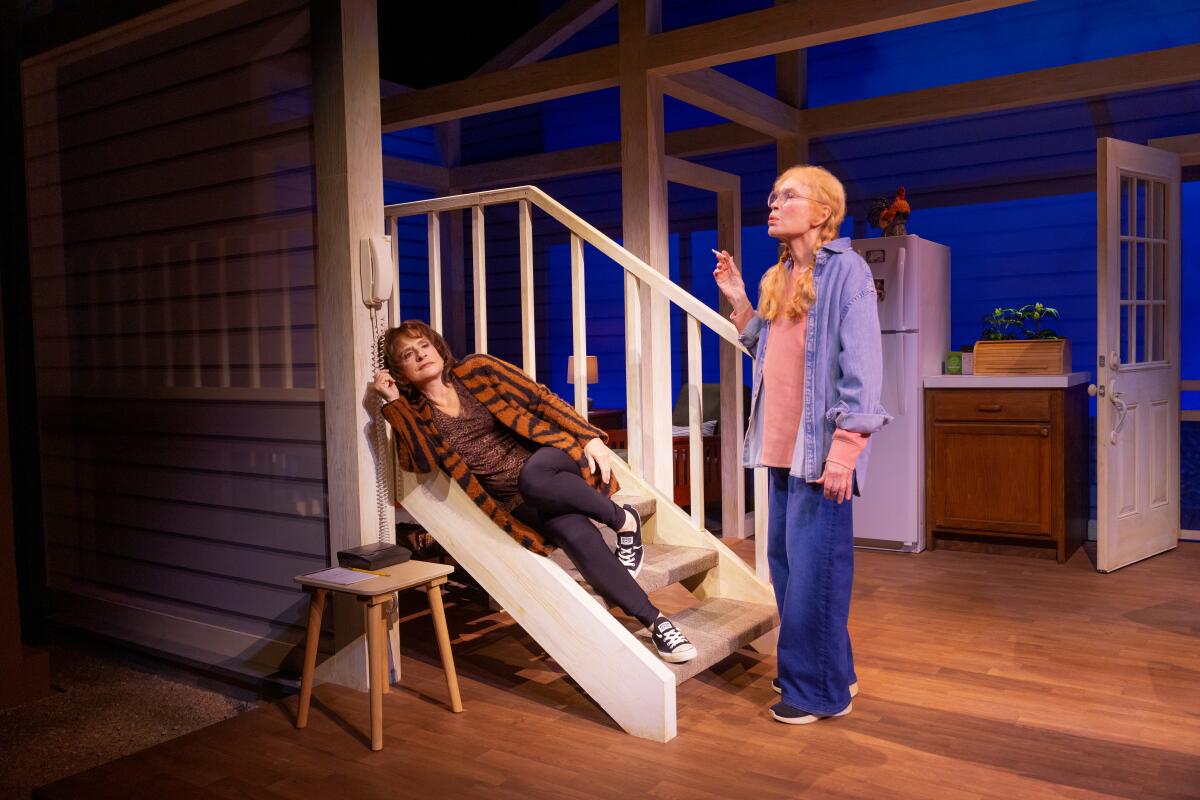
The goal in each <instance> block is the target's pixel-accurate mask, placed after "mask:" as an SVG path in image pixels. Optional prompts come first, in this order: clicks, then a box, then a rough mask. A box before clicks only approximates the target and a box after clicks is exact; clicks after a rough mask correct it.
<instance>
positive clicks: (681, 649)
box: [651, 617, 696, 664]
mask: <svg viewBox="0 0 1200 800" xmlns="http://www.w3.org/2000/svg"><path fill="white" fill-rule="evenodd" d="M651 630H652V631H653V636H652V637H651V638H653V639H654V647H655V648H656V649H657V650H658V657H659V658H661V659H662V660H663V661H670V662H671V663H672V664H682V663H683V662H685V661H691V660H692V659H693V658H695V657H696V645H694V644H692V643H691V642H689V641H688V640H687V637H686V636H684V635H683V634H682V633H680V631H679V628H676V627H675V626H674V625H673V624H672V623H671V620H669V619H667V618H666V617H659V618H658V619H657V620H655V622H654V625H653V627H652V628H651Z"/></svg>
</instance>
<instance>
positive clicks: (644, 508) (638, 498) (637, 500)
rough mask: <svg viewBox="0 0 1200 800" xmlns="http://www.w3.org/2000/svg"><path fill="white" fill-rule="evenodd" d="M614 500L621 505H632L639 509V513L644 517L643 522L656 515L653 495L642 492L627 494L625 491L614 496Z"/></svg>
mask: <svg viewBox="0 0 1200 800" xmlns="http://www.w3.org/2000/svg"><path fill="white" fill-rule="evenodd" d="M612 501H613V502H614V503H616V504H617V505H619V506H623V505H631V506H633V507H634V508H635V509H637V512H638V514H640V515H641V517H642V522H645V521H646V520H648V519H650V518H651V517H652V516H654V506H655V501H654V498H653V497H649V496H646V495H640V494H625V492H617V493H616V494H614V495H613V496H612Z"/></svg>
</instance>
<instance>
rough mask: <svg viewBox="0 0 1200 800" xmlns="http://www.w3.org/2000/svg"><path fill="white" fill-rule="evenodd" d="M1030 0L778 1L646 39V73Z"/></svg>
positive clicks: (755, 55)
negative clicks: (835, 2) (647, 65)
mask: <svg viewBox="0 0 1200 800" xmlns="http://www.w3.org/2000/svg"><path fill="white" fill-rule="evenodd" d="M1028 1H1029V0H951V1H950V2H947V0H892V2H889V3H887V4H885V5H881V4H879V3H877V2H874V0H842V1H841V2H839V3H837V4H836V5H820V6H813V5H812V4H809V3H796V4H790V5H780V6H775V7H774V8H767V9H763V10H761V11H752V12H750V13H747V14H738V15H737V16H734V17H726V18H725V19H719V20H715V21H713V22H707V23H704V24H701V25H691V26H688V27H686V28H679V29H676V30H673V31H669V32H667V33H660V34H658V35H656V36H652V37H651V38H650V42H649V47H650V61H649V68H650V71H651V72H653V73H654V74H656V75H659V76H666V75H673V74H677V73H680V72H691V71H693V70H697V69H703V68H704V67H712V66H716V65H717V64H728V63H730V62H732V61H745V60H746V59H749V58H758V57H760V56H769V55H775V54H776V53H786V52H788V51H789V50H801V49H804V48H806V47H813V46H815V45H821V44H829V43H830V42H837V41H841V40H843V39H853V38H856V37H859V36H870V35H871V34H875V33H883V32H886V31H893V30H898V29H900V28H910V27H912V26H914V25H924V24H926V23H929V22H941V21H943V20H947V19H954V18H955V17H963V16H968V15H970V14H978V13H980V12H983V11H992V10H995V9H998V8H1007V7H1009V6H1015V5H1021V4H1022V3H1026V2H1028Z"/></svg>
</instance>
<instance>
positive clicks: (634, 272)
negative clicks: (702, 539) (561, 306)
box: [384, 186, 765, 530]
mask: <svg viewBox="0 0 1200 800" xmlns="http://www.w3.org/2000/svg"><path fill="white" fill-rule="evenodd" d="M509 203H516V204H517V225H518V240H519V247H520V255H519V258H520V287H521V352H522V365H521V366H522V368H523V369H524V370H525V372H527V373H528V374H529V375H531V376H535V377H536V375H537V371H536V370H537V350H536V347H535V343H534V336H535V328H534V291H533V221H532V207H533V206H536V207H537V208H539V209H541V210H542V211H543V212H545V213H546V214H548V215H549V216H550V217H552V218H553V219H555V220H557V221H558V222H559V223H561V224H562V225H563V226H564V227H565V228H566V229H567V230H568V231H569V232H570V234H571V237H570V253H571V339H572V352H573V353H574V359H573V364H574V374H573V376H572V377H573V382H574V387H575V397H574V405H575V409H576V410H577V411H578V412H579V414H580V415H581V416H583V417H584V418H585V419H586V418H587V413H588V412H587V372H586V370H587V359H586V357H585V354H586V349H587V348H586V342H585V336H586V321H587V320H586V314H585V311H584V264H583V246H584V244H585V243H587V244H590V245H591V246H592V247H594V248H596V250H598V251H600V252H601V253H603V254H604V255H605V256H607V257H608V258H609V259H610V260H611V261H612V262H615V263H616V264H617V265H618V266H619V267H620V268H621V269H622V270H623V271H624V274H625V297H626V298H627V300H626V310H625V341H626V346H627V348H630V347H635V346H636V347H640V346H641V345H640V343H641V341H642V327H641V325H642V320H641V313H640V309H639V306H638V298H640V297H641V292H640V290H641V288H642V287H647V288H648V289H649V291H650V292H651V293H652V294H658V295H660V296H662V297H663V298H665V299H666V300H667V301H668V302H670V303H672V304H673V305H675V306H677V307H678V308H679V309H680V310H681V312H682V313H683V314H685V315H686V319H687V333H686V341H687V382H686V384H687V387H688V395H687V396H688V441H689V454H690V464H689V476H690V484H691V517H692V521H693V523H694V524H695V525H696V526H697V527H699V528H703V527H704V480H703V475H704V462H703V458H704V448H703V440H702V435H701V421H702V419H703V409H702V408H701V397H702V392H701V383H702V378H701V363H702V362H701V348H700V334H701V328H702V326H703V327H704V328H708V329H709V330H711V331H713V332H714V333H715V334H716V335H717V336H719V337H720V338H721V339H722V340H724V341H725V342H728V343H729V344H730V345H732V346H733V347H734V348H736V349H737V351H739V352H741V353H746V354H747V355H748V353H747V351H746V349H745V348H744V347H742V345H741V343H740V342H739V341H738V333H737V329H736V328H735V327H734V325H733V323H731V322H730V321H729V320H727V319H725V318H724V317H722V316H721V315H720V314H718V313H717V312H716V311H714V310H713V309H712V308H709V307H708V306H707V305H705V304H704V303H703V302H702V301H700V300H699V299H697V298H696V297H694V296H692V295H691V294H689V293H688V292H686V291H684V290H683V289H682V288H680V287H679V286H678V285H676V284H675V283H673V282H672V281H671V280H670V279H669V278H667V277H666V276H665V275H664V274H663V273H661V272H659V271H658V270H656V269H654V268H653V267H651V266H650V265H649V264H647V263H646V262H645V261H642V260H641V259H640V258H638V257H637V256H635V255H633V254H632V253H630V252H629V251H628V250H626V249H625V248H624V247H622V246H621V245H620V244H618V243H617V242H616V241H614V240H613V239H612V238H611V237H609V236H607V235H605V234H604V233H602V232H601V231H600V230H599V229H597V228H596V227H594V226H592V225H591V224H589V223H588V222H587V221H585V220H584V219H583V218H581V217H580V216H578V215H577V214H575V213H574V212H572V211H571V210H569V209H568V208H567V207H566V206H564V205H562V204H561V203H559V202H558V201H557V200H555V199H554V198H552V197H550V196H549V195H547V194H546V193H545V192H543V191H542V190H540V189H538V188H537V187H536V186H518V187H514V188H511V189H496V190H492V191H484V192H473V193H468V194H461V195H455V196H450V197H437V198H433V199H430V200H418V201H413V202H407V203H398V204H394V205H389V206H386V207H385V208H384V215H385V218H386V220H387V226H388V228H387V230H388V232H389V233H391V234H392V241H393V247H394V248H395V247H396V242H397V241H398V237H397V236H396V231H397V224H396V223H397V220H399V219H401V218H406V217H415V216H420V215H425V216H426V217H427V220H428V232H429V258H428V263H429V317H430V319H429V323H430V326H431V327H433V329H434V330H436V331H438V332H439V333H440V332H441V331H442V310H443V304H442V288H441V285H442V280H441V270H442V253H441V218H440V214H442V213H443V212H448V211H465V210H468V209H469V210H470V211H471V233H472V236H471V251H472V288H473V295H474V318H475V350H476V351H477V352H480V353H486V352H487V302H486V298H487V270H486V263H487V261H486V249H485V233H486V228H485V225H486V223H485V219H484V209H485V208H488V207H490V206H497V205H502V204H509ZM398 292H399V288H398V282H397V286H396V288H394V289H393V297H392V303H391V307H392V308H393V309H397V308H399V302H398V300H399V297H398ZM669 357H670V355H669V351H668V359H669ZM626 364H627V366H626V409H627V410H626V422H627V428H628V431H629V436H628V448H629V456H628V463H629V465H630V468H631V469H632V470H633V472H634V473H635V474H638V475H642V474H643V463H644V460H643V452H642V443H643V441H644V440H643V430H642V428H643V422H644V421H643V416H642V414H641V406H642V399H641V398H642V397H644V396H645V395H643V393H642V391H643V384H644V382H664V383H665V384H666V389H665V391H663V392H662V394H661V395H660V396H670V382H671V370H670V369H669V361H668V364H667V367H668V368H667V369H660V370H650V369H649V367H648V366H645V365H639V363H637V360H635V359H629V358H627V359H626ZM639 366H641V368H640V369H639ZM645 373H649V374H645ZM655 388H657V389H659V390H661V389H662V386H661V384H660V385H658V386H656V387H655ZM719 428H720V431H721V436H722V437H723V438H724V437H726V436H732V437H735V441H736V444H737V457H738V462H739V464H740V461H741V455H742V440H743V436H744V430H745V423H744V420H743V419H742V415H741V414H740V413H737V411H736V409H726V408H722V409H721V411H720V424H719ZM653 435H654V436H656V437H657V436H662V437H664V438H665V440H666V446H665V448H660V449H658V450H657V452H659V453H666V454H669V453H670V452H671V441H670V440H671V439H672V438H673V437H672V434H671V431H670V429H669V428H668V429H667V430H663V431H655V432H654V434H653ZM759 483H760V482H759V481H756V482H755V515H756V519H755V529H756V530H758V529H759V528H760V527H761V524H762V523H763V522H765V515H764V514H763V510H764V503H765V498H764V497H762V496H761V495H762V493H761V491H760V490H759ZM659 488H660V490H661V489H662V487H659ZM663 493H664V494H666V495H667V498H666V499H670V491H669V489H668V490H665V491H664V492H663ZM760 515H762V516H760Z"/></svg>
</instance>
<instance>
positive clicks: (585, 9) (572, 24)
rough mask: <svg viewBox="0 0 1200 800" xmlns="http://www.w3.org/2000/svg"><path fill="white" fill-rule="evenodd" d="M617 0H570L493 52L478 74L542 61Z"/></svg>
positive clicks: (476, 72) (478, 70)
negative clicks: (498, 50) (499, 50)
mask: <svg viewBox="0 0 1200 800" xmlns="http://www.w3.org/2000/svg"><path fill="white" fill-rule="evenodd" d="M616 4H617V0H567V2H566V3H565V4H563V5H562V7H560V8H559V9H558V10H556V11H554V12H553V13H552V14H550V16H548V17H546V18H545V19H544V20H542V21H541V22H539V23H538V24H537V25H534V26H533V27H532V28H530V29H529V31H528V32H527V33H525V35H523V36H522V37H521V38H520V39H517V40H516V41H515V42H513V43H512V44H510V45H509V46H508V47H506V48H504V50H502V51H501V52H500V53H498V54H497V55H495V56H493V57H492V59H491V60H490V61H488V62H487V63H486V64H484V65H483V66H482V67H480V68H479V69H477V70H476V71H475V74H477V75H479V74H483V73H487V72H499V71H500V70H505V69H512V68H513V67H523V66H525V65H526V64H532V63H534V62H535V61H540V60H542V59H543V58H545V57H546V55H547V54H549V53H550V52H551V51H552V50H554V48H556V47H558V46H559V45H560V44H562V43H563V42H565V41H567V40H568V39H570V38H571V37H572V36H574V35H575V34H577V33H579V32H580V31H581V30H583V29H584V28H586V27H587V26H588V25H590V24H591V23H593V22H595V21H596V19H598V18H599V17H600V15H601V14H603V13H604V12H605V11H608V10H609V9H610V8H612V7H613V6H615V5H616Z"/></svg>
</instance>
